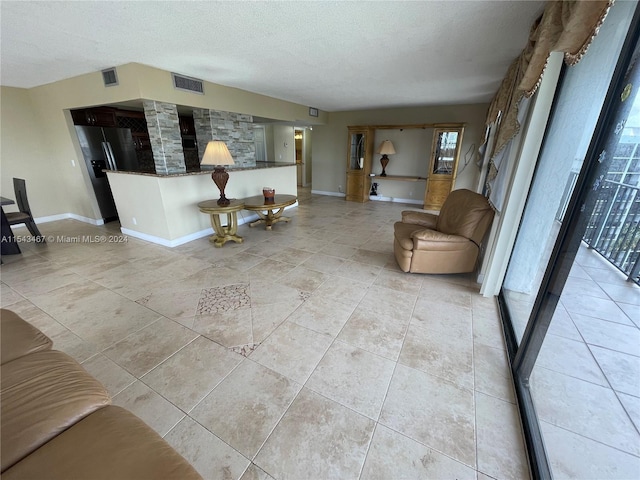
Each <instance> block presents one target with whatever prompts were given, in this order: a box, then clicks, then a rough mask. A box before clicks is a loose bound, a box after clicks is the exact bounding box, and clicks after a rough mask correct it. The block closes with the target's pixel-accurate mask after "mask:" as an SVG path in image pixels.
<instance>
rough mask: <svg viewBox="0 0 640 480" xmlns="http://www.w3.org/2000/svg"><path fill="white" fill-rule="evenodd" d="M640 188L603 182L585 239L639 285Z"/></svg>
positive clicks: (591, 246)
mask: <svg viewBox="0 0 640 480" xmlns="http://www.w3.org/2000/svg"><path fill="white" fill-rule="evenodd" d="M639 190H640V188H638V187H635V186H633V185H628V184H625V183H620V182H614V181H611V180H604V182H603V184H602V185H601V188H600V191H599V192H598V198H597V200H596V205H595V208H594V209H593V212H592V214H591V219H590V220H589V223H588V224H587V230H586V232H585V235H584V237H583V240H584V241H585V243H586V244H587V245H588V246H589V248H593V249H594V250H595V251H597V252H598V253H599V254H600V255H602V256H603V257H604V258H606V259H607V260H608V261H609V262H611V263H612V264H613V265H614V266H616V267H617V268H618V269H620V270H621V271H622V272H624V274H625V275H627V277H628V279H629V280H631V281H633V282H635V283H637V284H638V285H640V193H639Z"/></svg>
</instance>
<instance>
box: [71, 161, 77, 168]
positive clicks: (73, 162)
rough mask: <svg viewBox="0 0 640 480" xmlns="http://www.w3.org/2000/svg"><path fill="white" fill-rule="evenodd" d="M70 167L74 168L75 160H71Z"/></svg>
mask: <svg viewBox="0 0 640 480" xmlns="http://www.w3.org/2000/svg"><path fill="white" fill-rule="evenodd" d="M71 166H72V167H75V166H76V161H75V160H73V159H71Z"/></svg>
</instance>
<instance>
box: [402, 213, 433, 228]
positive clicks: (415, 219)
mask: <svg viewBox="0 0 640 480" xmlns="http://www.w3.org/2000/svg"><path fill="white" fill-rule="evenodd" d="M402 223H411V224H413V225H421V226H423V227H426V228H434V229H435V228H436V224H437V223H438V215H434V214H432V213H427V212H416V211H415V210H405V211H403V212H402Z"/></svg>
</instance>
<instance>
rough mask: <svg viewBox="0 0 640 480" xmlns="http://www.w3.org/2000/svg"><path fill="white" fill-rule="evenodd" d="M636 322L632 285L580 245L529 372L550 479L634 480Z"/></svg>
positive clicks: (639, 335)
mask: <svg viewBox="0 0 640 480" xmlns="http://www.w3.org/2000/svg"><path fill="white" fill-rule="evenodd" d="M511 299H512V300H514V301H512V302H511V304H510V305H511V306H512V307H513V306H515V307H516V308H521V311H519V312H520V313H517V315H516V318H518V319H525V318H527V317H528V312H530V310H531V305H532V299H531V298H530V297H529V296H524V295H517V296H512V297H511ZM524 326H525V325H524V323H523V324H521V325H519V326H518V327H517V330H518V331H519V332H522V331H523V330H524ZM639 327H640V288H639V287H638V286H637V285H635V284H634V283H633V282H627V281H626V278H625V276H624V275H623V274H622V273H620V272H619V271H618V270H617V269H616V268H615V267H613V266H612V265H611V264H609V263H608V262H607V261H606V260H604V259H603V258H602V257H601V256H600V255H599V254H598V253H597V252H595V251H593V250H589V249H588V248H586V246H582V247H581V249H580V251H579V252H578V255H577V256H576V261H575V262H574V265H573V267H572V269H571V272H570V274H569V277H568V279H567V283H566V284H565V287H564V289H563V291H562V294H561V296H560V301H559V304H558V307H557V309H556V311H555V314H554V317H553V320H552V322H551V325H550V327H549V331H548V332H547V336H546V337H545V341H544V343H543V345H542V348H541V350H540V354H539V356H538V358H537V363H536V366H535V368H534V370H533V373H532V377H531V388H532V394H533V399H534V403H535V406H536V411H537V414H538V419H539V421H540V427H541V429H542V434H543V439H544V442H545V447H546V450H547V455H548V457H549V461H550V462H551V467H552V471H553V475H554V478H556V479H564V478H588V479H603V480H604V479H625V478H626V479H638V478H640V433H639V432H640V328H639ZM520 334H521V333H520Z"/></svg>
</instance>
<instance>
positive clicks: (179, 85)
mask: <svg viewBox="0 0 640 480" xmlns="http://www.w3.org/2000/svg"><path fill="white" fill-rule="evenodd" d="M171 76H172V77H173V86H174V87H175V88H176V89H178V90H185V91H187V92H193V93H199V94H200V95H203V94H204V84H203V82H202V80H198V79H197V78H190V77H185V76H184V75H178V74H177V73H172V74H171Z"/></svg>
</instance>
